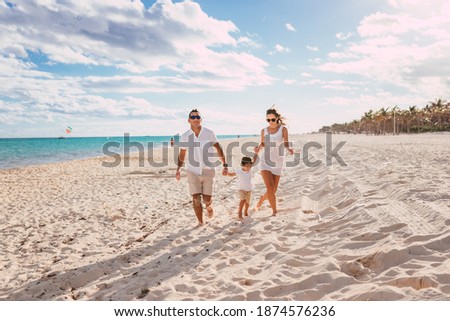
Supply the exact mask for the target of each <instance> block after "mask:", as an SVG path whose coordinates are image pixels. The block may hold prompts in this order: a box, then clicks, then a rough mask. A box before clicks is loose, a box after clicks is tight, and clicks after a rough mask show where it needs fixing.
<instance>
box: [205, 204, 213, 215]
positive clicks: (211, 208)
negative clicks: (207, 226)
mask: <svg viewBox="0 0 450 321" xmlns="http://www.w3.org/2000/svg"><path fill="white" fill-rule="evenodd" d="M206 210H207V211H208V217H209V218H212V217H213V216H214V209H213V207H212V206H211V205H209V206H207V207H206Z"/></svg>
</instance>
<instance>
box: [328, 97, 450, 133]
mask: <svg viewBox="0 0 450 321" xmlns="http://www.w3.org/2000/svg"><path fill="white" fill-rule="evenodd" d="M329 131H331V132H333V133H352V134H360V133H365V134H367V135H386V134H394V135H397V134H400V133H408V134H409V133H423V132H434V131H450V103H449V102H448V101H447V100H445V99H436V100H435V101H433V102H430V103H429V104H427V105H426V106H425V107H423V108H418V107H417V106H410V107H409V108H408V109H400V108H399V107H398V106H395V107H388V108H384V107H383V108H381V109H380V110H378V111H373V110H372V109H371V110H369V111H368V112H366V113H364V115H363V116H362V117H361V119H359V120H353V121H352V122H348V123H343V124H333V125H331V126H323V127H322V128H321V129H320V130H319V132H321V133H323V132H329Z"/></svg>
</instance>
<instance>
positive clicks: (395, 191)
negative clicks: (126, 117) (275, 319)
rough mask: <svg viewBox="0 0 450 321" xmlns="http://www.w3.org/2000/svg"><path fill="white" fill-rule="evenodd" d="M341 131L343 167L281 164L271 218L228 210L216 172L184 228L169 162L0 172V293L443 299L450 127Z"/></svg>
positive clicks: (448, 281)
mask: <svg viewBox="0 0 450 321" xmlns="http://www.w3.org/2000/svg"><path fill="white" fill-rule="evenodd" d="M248 140H249V139H244V140H241V141H248ZM250 140H252V139H250ZM256 140H257V138H255V139H254V141H256ZM292 140H293V141H294V146H295V148H296V149H298V148H301V147H302V146H303V145H304V144H305V143H306V142H308V141H317V142H320V143H322V144H323V145H325V135H310V136H296V137H292ZM342 140H346V141H348V142H347V143H346V145H344V147H343V148H342V149H341V150H340V151H339V154H340V155H341V157H342V158H343V160H344V161H345V162H346V163H347V165H348V166H346V167H343V166H340V165H339V164H337V163H336V161H334V163H333V166H325V165H322V166H319V167H314V168H311V167H306V166H305V165H304V164H300V165H298V166H296V167H292V168H286V169H285V172H284V174H283V177H282V179H281V184H280V188H279V191H278V199H279V207H280V215H279V216H278V217H274V218H273V217H271V216H270V214H271V210H270V208H268V207H267V204H266V205H264V206H263V208H261V210H260V211H259V212H257V213H252V214H251V216H250V217H249V218H247V219H246V220H245V221H244V222H243V224H241V223H240V222H238V221H237V220H236V218H237V214H236V211H237V205H238V194H237V192H236V191H235V190H234V189H233V186H234V184H235V179H233V178H230V177H222V176H220V175H219V172H218V175H217V176H216V183H215V192H214V206H215V217H214V218H213V219H212V220H208V219H207V221H208V224H206V225H205V226H204V227H203V228H198V229H194V226H195V225H196V219H195V215H194V212H193V210H192V207H191V203H190V196H189V194H188V188H187V182H186V178H185V177H183V178H182V181H181V182H177V181H176V180H175V178H174V169H175V165H174V164H173V163H172V161H171V162H170V164H169V165H168V166H166V167H164V168H154V167H151V166H149V165H148V164H146V166H145V167H144V168H139V167H138V166H137V158H133V159H132V162H133V166H132V167H130V168H124V166H123V164H122V166H120V167H116V168H105V167H101V159H91V160H83V161H73V162H69V163H63V164H52V165H45V166H36V167H29V168H24V169H16V170H2V171H0V186H1V189H0V200H1V204H2V206H1V212H0V230H1V235H2V237H1V241H0V242H1V244H0V248H1V253H2V255H1V270H0V300H140V299H143V300H449V299H450V260H449V257H450V254H449V248H450V166H449V163H450V162H449V155H450V135H449V134H448V133H446V134H421V135H411V136H406V135H404V136H396V137H392V136H376V137H375V136H364V135H357V136H354V135H334V136H333V142H334V145H336V144H337V143H338V142H339V141H342ZM311 151H312V154H313V155H315V158H316V159H319V160H322V161H324V160H325V154H324V150H314V149H313V150H311ZM233 154H234V155H233V157H234V164H235V165H237V164H238V163H237V160H238V159H240V157H241V154H240V151H239V149H234V153H233ZM169 159H170V160H172V159H173V158H172V157H171V156H169ZM292 159H293V157H292V156H290V157H288V158H287V160H292ZM255 176H256V180H255V182H256V191H255V193H254V196H253V205H254V204H255V203H256V201H257V197H258V196H260V195H261V193H262V192H263V191H264V185H263V184H262V180H261V179H260V177H259V175H258V174H256V175H255Z"/></svg>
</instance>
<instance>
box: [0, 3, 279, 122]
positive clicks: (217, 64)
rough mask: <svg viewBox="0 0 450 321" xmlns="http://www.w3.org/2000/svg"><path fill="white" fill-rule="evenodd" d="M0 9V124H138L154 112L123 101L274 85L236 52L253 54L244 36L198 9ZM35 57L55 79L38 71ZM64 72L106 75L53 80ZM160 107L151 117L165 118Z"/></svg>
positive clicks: (261, 66)
mask: <svg viewBox="0 0 450 321" xmlns="http://www.w3.org/2000/svg"><path fill="white" fill-rule="evenodd" d="M0 4H1V5H2V6H1V8H2V9H1V10H0V21H1V26H2V28H0V96H2V97H4V101H3V102H2V105H1V106H0V108H2V111H5V112H4V113H3V114H2V115H1V117H0V122H2V123H11V122H18V121H19V120H20V121H25V120H26V119H35V120H37V121H43V120H44V119H45V120H46V121H48V120H50V121H52V119H53V121H55V122H56V121H57V120H58V119H61V118H62V117H65V116H66V115H84V116H85V117H101V118H105V119H106V118H107V117H109V116H110V117H113V118H114V117H123V116H126V117H138V116H144V117H145V116H146V115H148V116H150V115H152V114H153V113H152V112H149V111H153V110H155V108H156V107H155V106H153V105H152V104H151V103H150V102H148V101H146V100H139V101H138V100H133V99H131V98H130V97H127V98H123V97H122V98H120V97H121V96H120V95H131V94H144V93H150V92H157V93H167V92H188V93H189V92H202V91H209V90H218V91H239V90H244V89H245V88H247V87H249V86H262V85H268V84H270V83H272V82H273V81H274V79H273V78H272V77H270V76H269V75H268V74H267V73H266V68H267V67H268V64H267V63H266V62H265V61H263V60H262V59H260V58H258V57H256V56H254V55H252V54H250V53H248V52H244V51H243V50H241V46H242V47H243V48H248V47H258V46H259V45H258V44H257V43H256V42H255V41H253V40H252V38H251V37H250V36H248V37H245V36H244V37H242V36H241V37H235V36H236V35H237V36H239V30H238V29H237V27H236V26H235V25H234V24H233V23H232V22H231V21H222V20H217V19H215V18H213V17H211V16H208V15H207V14H206V13H205V12H203V11H202V9H201V8H200V6H199V4H197V3H195V2H191V1H187V2H176V3H173V2H172V1H170V0H158V1H157V2H156V3H155V4H154V5H153V6H152V7H150V8H148V9H146V8H145V7H144V5H143V4H142V3H141V2H140V1H134V2H131V1H125V0H116V1H92V2H91V1H63V2H55V1H43V0H30V1H25V2H21V3H19V4H17V5H16V6H14V7H12V8H10V7H9V6H7V5H6V4H5V3H4V2H0ZM35 56H39V57H40V60H41V62H40V64H43V62H42V61H44V63H46V64H47V65H50V66H53V67H54V68H52V70H54V72H53V73H52V72H48V71H47V72H43V71H41V69H40V66H39V65H38V63H34V62H33V61H34V57H35ZM46 60H47V62H45V61H46ZM70 65H80V66H81V67H80V69H81V70H83V73H86V70H87V67H93V68H97V67H106V68H111V69H110V70H109V72H108V76H102V75H101V74H102V73H98V72H96V71H93V73H92V74H93V75H96V76H62V75H59V74H58V70H59V68H60V67H61V66H70ZM118 69H119V70H120V71H119V72H117V70H118ZM160 71H162V72H160ZM114 73H115V74H116V75H114ZM97 75H98V76H97ZM43 88H45V90H43ZM106 94H108V95H109V94H114V95H119V96H118V97H119V98H105V96H106ZM106 97H109V96H106ZM17 106H22V108H25V109H26V112H25V110H22V109H17ZM161 108H163V107H158V109H156V110H158V111H159V112H158V113H157V114H159V115H168V114H167V113H168V111H166V112H160V111H161Z"/></svg>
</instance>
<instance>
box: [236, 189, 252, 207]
mask: <svg viewBox="0 0 450 321" xmlns="http://www.w3.org/2000/svg"><path fill="white" fill-rule="evenodd" d="M239 198H240V199H241V201H247V204H250V199H251V198H252V191H244V190H242V189H240V190H239Z"/></svg>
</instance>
